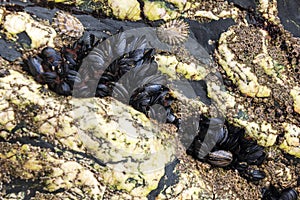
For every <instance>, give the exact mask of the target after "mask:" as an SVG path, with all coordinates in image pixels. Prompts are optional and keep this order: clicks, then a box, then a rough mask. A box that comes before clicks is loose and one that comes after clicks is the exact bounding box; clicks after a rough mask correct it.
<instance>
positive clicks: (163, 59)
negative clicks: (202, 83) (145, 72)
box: [155, 55, 209, 80]
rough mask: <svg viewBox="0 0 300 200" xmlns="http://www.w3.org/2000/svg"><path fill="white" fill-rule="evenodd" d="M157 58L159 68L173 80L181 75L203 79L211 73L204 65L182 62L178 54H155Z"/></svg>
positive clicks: (191, 78)
mask: <svg viewBox="0 0 300 200" xmlns="http://www.w3.org/2000/svg"><path fill="white" fill-rule="evenodd" d="M155 60H156V61H157V63H158V70H159V71H161V72H162V73H163V74H166V75H168V76H169V77H170V78H171V79H173V80H178V79H179V78H180V77H184V78H186V79H188V80H202V79H204V78H205V77H206V76H207V74H208V73H209V70H207V69H206V68H205V67H204V66H203V65H197V64H196V63H190V64H187V63H184V62H180V61H178V60H177V58H176V56H162V55H155Z"/></svg>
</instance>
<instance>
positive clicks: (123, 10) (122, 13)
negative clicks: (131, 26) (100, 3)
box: [107, 0, 141, 21]
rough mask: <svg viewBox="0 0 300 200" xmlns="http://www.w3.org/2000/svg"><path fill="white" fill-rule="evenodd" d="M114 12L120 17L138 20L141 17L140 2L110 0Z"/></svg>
mask: <svg viewBox="0 0 300 200" xmlns="http://www.w3.org/2000/svg"><path fill="white" fill-rule="evenodd" d="M107 3H108V5H109V7H110V8H111V9H112V13H113V15H114V16H115V17H117V18H119V19H122V20H124V19H128V20H133V21H137V20H140V19H141V9H140V4H139V2H138V1H137V0H108V1H107Z"/></svg>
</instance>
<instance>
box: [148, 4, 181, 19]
mask: <svg viewBox="0 0 300 200" xmlns="http://www.w3.org/2000/svg"><path fill="white" fill-rule="evenodd" d="M144 14H145V16H146V17H147V18H148V19H149V20H151V21H153V20H160V19H163V20H164V21H168V20H170V19H175V18H176V17H178V16H179V14H178V13H177V12H176V11H173V10H170V9H168V8H167V7H166V6H164V3H162V2H157V1H153V2H151V1H145V2H144Z"/></svg>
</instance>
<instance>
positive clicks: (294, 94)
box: [290, 87, 300, 114]
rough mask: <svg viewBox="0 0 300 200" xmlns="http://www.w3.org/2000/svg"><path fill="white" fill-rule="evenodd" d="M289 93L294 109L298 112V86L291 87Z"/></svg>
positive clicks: (299, 89)
mask: <svg viewBox="0 0 300 200" xmlns="http://www.w3.org/2000/svg"><path fill="white" fill-rule="evenodd" d="M290 95H291V96H292V97H293V101H294V111H295V112H297V113H299V114H300V87H294V88H292V89H291V92H290Z"/></svg>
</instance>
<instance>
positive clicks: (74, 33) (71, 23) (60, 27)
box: [53, 11, 84, 38]
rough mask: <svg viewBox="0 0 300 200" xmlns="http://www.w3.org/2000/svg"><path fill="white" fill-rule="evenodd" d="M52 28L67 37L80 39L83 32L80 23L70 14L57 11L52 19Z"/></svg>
mask: <svg viewBox="0 0 300 200" xmlns="http://www.w3.org/2000/svg"><path fill="white" fill-rule="evenodd" d="M53 26H54V27H55V28H56V30H57V31H58V32H59V33H61V34H63V35H65V36H68V37H72V38H80V37H81V36H82V35H83V32H84V26H83V25H82V23H81V22H80V21H79V20H78V19H77V18H76V17H74V16H72V15H71V14H70V13H67V12H64V11H57V12H56V14H55V17H54V18H53Z"/></svg>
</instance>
